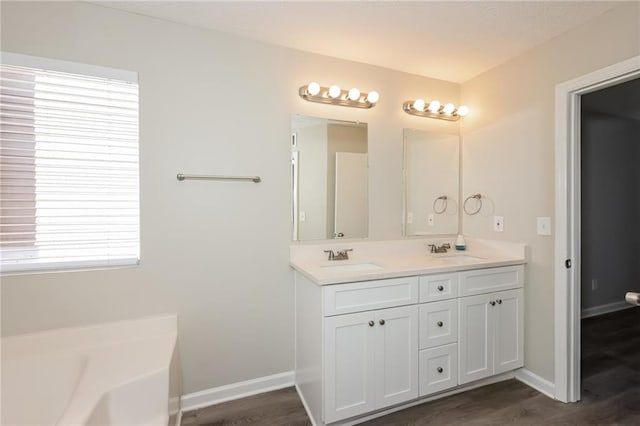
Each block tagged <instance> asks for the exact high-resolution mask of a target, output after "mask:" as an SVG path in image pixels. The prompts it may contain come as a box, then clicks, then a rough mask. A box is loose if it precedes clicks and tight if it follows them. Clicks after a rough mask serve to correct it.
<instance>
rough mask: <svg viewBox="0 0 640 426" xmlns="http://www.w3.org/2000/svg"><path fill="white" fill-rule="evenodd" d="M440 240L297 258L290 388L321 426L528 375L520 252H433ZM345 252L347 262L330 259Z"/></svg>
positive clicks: (495, 248) (508, 248) (491, 246)
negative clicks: (430, 246) (522, 373)
mask: <svg viewBox="0 0 640 426" xmlns="http://www.w3.org/2000/svg"><path fill="white" fill-rule="evenodd" d="M443 241H444V240H443V239H438V240H427V239H408V240H400V241H384V242H355V243H351V244H349V243H347V242H342V241H341V242H339V243H323V244H315V245H295V246H292V247H291V266H292V267H293V269H294V271H295V272H294V275H295V294H296V295H295V302H296V330H295V338H296V342H295V349H296V353H295V359H296V366H295V382H296V387H297V389H298V393H299V394H300V397H301V399H302V401H303V404H304V405H305V408H306V410H307V412H308V414H309V416H310V418H311V419H312V421H313V422H314V423H315V424H319V425H321V424H329V423H338V424H340V423H353V422H358V421H363V420H365V419H368V418H372V417H377V416H380V415H384V414H386V413H388V412H390V411H395V410H397V409H399V408H403V407H408V406H411V405H415V404H416V403H420V402H425V401H428V400H430V399H434V398H436V397H441V396H444V395H448V394H450V393H452V392H459V391H463V390H464V389H467V388H471V387H476V386H478V385H482V384H483V383H490V382H492V381H496V380H501V379H505V378H509V377H512V376H513V374H511V375H509V372H512V371H513V370H515V369H518V368H520V367H522V366H523V349H524V348H523V342H524V339H523V330H524V327H523V321H524V317H523V287H524V263H525V247H524V245H521V244H512V243H503V242H493V241H483V240H470V241H469V242H468V247H469V250H467V251H464V252H456V251H455V250H453V251H449V252H448V253H441V254H431V253H429V251H428V249H427V245H428V244H429V243H441V242H443ZM345 248H352V249H353V251H352V252H349V257H350V258H349V259H348V260H342V261H328V260H327V257H326V256H327V255H326V254H325V253H324V250H332V249H336V250H342V249H345ZM505 373H506V374H505Z"/></svg>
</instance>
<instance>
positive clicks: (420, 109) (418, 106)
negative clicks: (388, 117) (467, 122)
mask: <svg viewBox="0 0 640 426" xmlns="http://www.w3.org/2000/svg"><path fill="white" fill-rule="evenodd" d="M402 109H403V110H404V112H406V113H407V114H411V115H417V116H419V117H429V118H439V119H441V120H449V121H457V120H459V119H460V117H464V116H465V115H467V114H469V107H467V106H466V105H460V106H459V107H458V108H456V106H455V105H454V104H452V103H447V104H445V105H442V104H440V102H439V101H437V100H433V101H430V102H429V103H428V104H427V103H426V102H425V101H424V99H416V100H415V101H413V100H411V101H406V102H405V103H403V104H402Z"/></svg>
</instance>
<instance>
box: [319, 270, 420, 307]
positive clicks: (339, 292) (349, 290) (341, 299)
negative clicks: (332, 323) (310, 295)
mask: <svg viewBox="0 0 640 426" xmlns="http://www.w3.org/2000/svg"><path fill="white" fill-rule="evenodd" d="M414 303H418V277H406V278H393V279H388V280H379V281H365V282H360V283H350V284H336V285H330V286H326V287H324V315H325V316H330V315H340V314H346V313H350V312H361V311H368V310H371V309H381V308H390V307H393V306H402V305H410V304H414Z"/></svg>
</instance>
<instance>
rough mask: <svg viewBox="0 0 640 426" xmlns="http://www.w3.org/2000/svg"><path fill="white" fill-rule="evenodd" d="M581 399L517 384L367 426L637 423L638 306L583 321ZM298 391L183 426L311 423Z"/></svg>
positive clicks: (188, 416)
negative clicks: (564, 400) (560, 398)
mask: <svg viewBox="0 0 640 426" xmlns="http://www.w3.org/2000/svg"><path fill="white" fill-rule="evenodd" d="M582 353H583V359H582V376H583V378H582V401H580V402H579V403H576V404H563V403H560V402H557V401H554V400H552V399H550V398H548V397H546V396H545V395H543V394H541V393H539V392H537V391H535V390H533V389H531V388H529V387H528V386H526V385H524V384H522V383H520V382H518V381H516V380H507V381H504V382H501V383H496V384H493V385H489V386H485V387H482V388H479V389H474V390H471V391H468V392H464V393H461V394H458V395H454V396H450V397H447V398H442V399H439V400H436V401H431V402H428V403H425V404H422V405H419V406H416V407H412V408H408V409H406V410H402V411H399V412H397V413H393V414H390V415H388V416H384V417H380V418H378V419H375V420H372V421H370V422H367V423H363V424H366V425H447V426H449V425H507V424H511V425H580V426H582V425H640V308H635V309H633V308H632V309H627V310H624V311H619V312H615V313H612V314H607V315H602V316H599V317H594V318H588V319H585V320H583V321H582ZM308 424H310V422H309V419H308V417H307V415H306V413H305V411H304V408H303V406H302V403H301V402H300V399H299V398H298V395H297V394H296V391H295V389H294V388H287V389H282V390H279V391H275V392H269V393H265V394H261V395H256V396H252V397H248V398H243V399H239V400H236V401H230V402H226V403H223V404H219V405H215V406H212V407H207V408H203V409H200V410H195V411H190V412H186V413H184V414H183V417H182V426H209V425H210V426H213V425H265V426H266V425H269V426H271V425H308Z"/></svg>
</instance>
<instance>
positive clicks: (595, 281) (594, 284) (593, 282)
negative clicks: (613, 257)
mask: <svg viewBox="0 0 640 426" xmlns="http://www.w3.org/2000/svg"><path fill="white" fill-rule="evenodd" d="M597 289H598V279H597V278H591V291H596V290H597Z"/></svg>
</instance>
